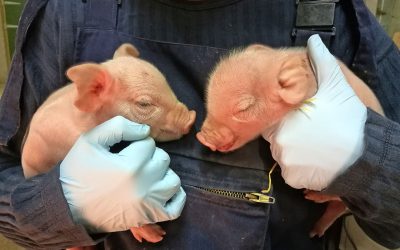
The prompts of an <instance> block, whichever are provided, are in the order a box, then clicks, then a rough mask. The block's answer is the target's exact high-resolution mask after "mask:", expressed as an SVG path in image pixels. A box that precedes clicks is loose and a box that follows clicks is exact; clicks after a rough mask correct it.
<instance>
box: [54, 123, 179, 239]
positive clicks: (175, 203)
mask: <svg viewBox="0 0 400 250" xmlns="http://www.w3.org/2000/svg"><path fill="white" fill-rule="evenodd" d="M149 132H150V129H149V127H148V126H146V125H140V124H137V123H134V122H131V121H129V120H127V119H125V118H123V117H120V116H119V117H115V118H113V119H111V120H109V121H107V122H105V123H103V124H101V125H99V126H97V127H96V128H94V129H92V130H91V131H89V132H87V133H85V134H83V135H81V137H80V138H79V139H78V140H77V141H76V143H75V144H74V146H73V147H72V149H71V150H70V151H69V153H68V154H67V156H66V157H65V159H64V160H63V161H62V163H61V165H60V180H61V185H62V189H63V191H64V195H65V198H66V200H67V202H68V205H69V208H70V210H71V213H72V216H73V219H74V221H75V222H77V223H79V224H83V225H84V226H85V227H86V228H87V229H88V230H89V232H114V231H122V230H126V229H128V228H131V227H137V226H141V225H144V224H149V223H156V222H160V221H166V220H172V219H176V218H177V217H178V216H179V215H180V214H181V211H182V209H183V206H184V203H185V200H186V194H185V192H184V191H183V189H182V188H181V185H180V179H179V177H178V176H177V175H176V174H175V173H174V172H173V171H172V170H171V169H170V168H169V163H170V158H169V156H168V154H167V153H165V152H164V151H163V150H161V149H159V148H156V146H155V142H154V140H153V139H152V138H150V137H148V135H149ZM122 140H124V141H135V142H133V143H131V144H130V145H129V146H127V147H126V148H124V149H123V150H122V151H120V152H119V153H116V154H113V153H111V152H110V151H109V149H110V146H112V145H114V144H116V143H118V142H120V141H122Z"/></svg>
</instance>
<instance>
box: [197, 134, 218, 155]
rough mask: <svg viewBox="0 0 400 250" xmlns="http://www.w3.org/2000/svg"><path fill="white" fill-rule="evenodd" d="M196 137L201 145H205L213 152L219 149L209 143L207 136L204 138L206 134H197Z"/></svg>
mask: <svg viewBox="0 0 400 250" xmlns="http://www.w3.org/2000/svg"><path fill="white" fill-rule="evenodd" d="M196 137H197V140H199V141H200V143H201V144H203V145H204V146H206V147H209V148H210V149H211V150H212V151H215V150H216V149H217V147H216V146H215V145H213V144H211V143H209V142H208V141H207V140H206V137H207V135H206V136H204V133H203V132H202V131H200V132H198V133H197V134H196Z"/></svg>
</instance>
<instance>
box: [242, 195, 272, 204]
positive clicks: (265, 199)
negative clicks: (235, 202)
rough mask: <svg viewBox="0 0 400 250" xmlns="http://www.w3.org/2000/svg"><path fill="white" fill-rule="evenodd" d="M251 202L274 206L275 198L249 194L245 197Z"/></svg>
mask: <svg viewBox="0 0 400 250" xmlns="http://www.w3.org/2000/svg"><path fill="white" fill-rule="evenodd" d="M245 197H246V198H247V199H248V200H249V201H253V202H257V203H268V204H274V203H275V198H274V197H272V196H269V195H266V194H261V193H248V194H246V196H245Z"/></svg>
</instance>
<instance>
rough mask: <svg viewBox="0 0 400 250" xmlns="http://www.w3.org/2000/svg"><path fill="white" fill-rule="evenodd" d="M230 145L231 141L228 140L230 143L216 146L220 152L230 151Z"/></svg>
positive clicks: (231, 144)
mask: <svg viewBox="0 0 400 250" xmlns="http://www.w3.org/2000/svg"><path fill="white" fill-rule="evenodd" d="M232 146H233V142H230V143H227V144H225V145H222V146H218V147H217V150H218V151H220V152H229V151H231V149H232Z"/></svg>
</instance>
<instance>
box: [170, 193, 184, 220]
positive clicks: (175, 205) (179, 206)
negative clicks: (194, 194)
mask: <svg viewBox="0 0 400 250" xmlns="http://www.w3.org/2000/svg"><path fill="white" fill-rule="evenodd" d="M185 202H186V193H185V191H184V190H183V188H182V187H180V188H179V190H178V192H177V193H176V194H175V195H174V196H173V197H172V198H171V199H170V200H169V201H168V203H167V204H166V206H165V212H166V213H167V216H168V219H169V220H175V219H176V218H178V217H179V216H180V215H181V213H182V210H183V207H184V205H185Z"/></svg>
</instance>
